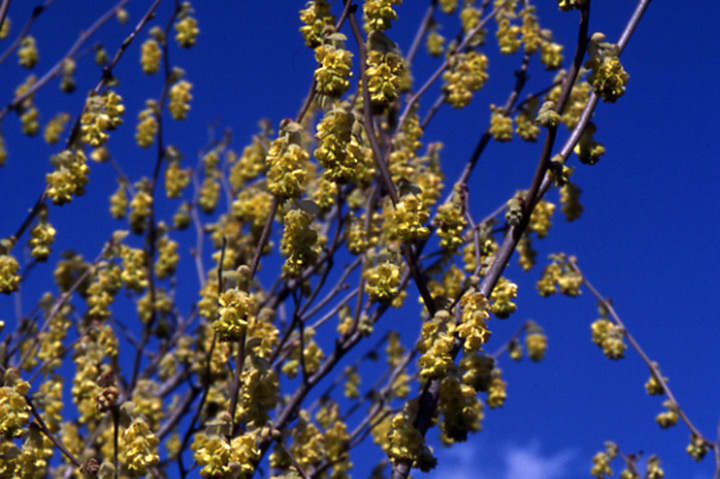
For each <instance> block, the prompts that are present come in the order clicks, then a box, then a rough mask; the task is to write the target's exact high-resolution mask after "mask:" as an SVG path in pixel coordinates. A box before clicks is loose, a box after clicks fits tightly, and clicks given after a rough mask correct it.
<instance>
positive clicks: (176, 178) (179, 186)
mask: <svg viewBox="0 0 720 479" xmlns="http://www.w3.org/2000/svg"><path fill="white" fill-rule="evenodd" d="M189 184H190V173H189V172H188V170H184V169H182V168H180V162H179V161H178V160H173V161H171V162H170V164H169V165H168V167H167V169H166V170H165V194H166V195H167V197H168V198H180V197H181V196H182V193H183V190H184V189H185V188H187V186H188V185H189Z"/></svg>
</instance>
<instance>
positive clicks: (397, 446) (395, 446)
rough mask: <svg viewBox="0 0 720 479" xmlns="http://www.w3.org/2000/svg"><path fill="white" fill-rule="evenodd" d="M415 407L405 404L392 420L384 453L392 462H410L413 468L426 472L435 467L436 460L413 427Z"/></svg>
mask: <svg viewBox="0 0 720 479" xmlns="http://www.w3.org/2000/svg"><path fill="white" fill-rule="evenodd" d="M416 407H417V406H416V405H414V404H413V405H410V406H408V405H407V404H406V405H405V407H404V409H403V410H402V411H401V412H399V413H397V414H396V415H395V416H394V417H393V418H392V422H391V430H390V433H389V435H388V439H389V443H390V444H389V446H390V447H389V448H388V450H387V451H386V452H387V454H388V456H389V457H390V459H392V460H394V461H411V462H412V466H413V467H416V468H418V469H420V470H421V471H423V472H428V471H429V470H430V469H432V468H433V467H435V465H436V464H437V460H436V459H435V457H433V455H432V451H431V450H430V448H429V447H428V446H427V445H426V444H425V439H424V438H423V436H422V434H420V431H418V430H417V429H415V427H413V420H414V417H415V415H416V414H417V413H416V412H415V411H414V410H413V409H415V408H416Z"/></svg>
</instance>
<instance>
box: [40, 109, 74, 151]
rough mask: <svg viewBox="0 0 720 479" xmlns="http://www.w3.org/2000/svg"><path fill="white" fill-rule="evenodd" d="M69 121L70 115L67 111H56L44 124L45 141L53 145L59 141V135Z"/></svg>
mask: <svg viewBox="0 0 720 479" xmlns="http://www.w3.org/2000/svg"><path fill="white" fill-rule="evenodd" d="M69 121H70V115H69V114H67V113H58V114H57V115H55V116H54V117H53V118H52V119H51V120H50V121H49V122H48V124H47V126H45V133H44V135H43V136H44V137H45V142H46V143H47V144H48V145H53V144H55V143H57V142H58V141H60V135H62V133H63V131H65V127H66V126H67V124H68V122H69Z"/></svg>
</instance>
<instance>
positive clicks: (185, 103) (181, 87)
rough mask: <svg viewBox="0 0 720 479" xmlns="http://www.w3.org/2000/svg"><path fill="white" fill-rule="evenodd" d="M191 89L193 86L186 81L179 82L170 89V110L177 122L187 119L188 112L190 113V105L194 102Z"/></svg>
mask: <svg viewBox="0 0 720 479" xmlns="http://www.w3.org/2000/svg"><path fill="white" fill-rule="evenodd" d="M191 88H192V84H191V83H190V82H188V81H185V80H180V81H178V82H177V83H175V84H174V85H173V86H172V87H171V88H170V93H169V94H168V96H169V97H170V103H168V110H170V114H171V115H172V117H173V118H174V119H175V120H184V119H185V118H187V112H188V111H190V105H189V103H190V100H192V95H191V94H190V89H191Z"/></svg>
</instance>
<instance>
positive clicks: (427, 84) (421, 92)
mask: <svg viewBox="0 0 720 479" xmlns="http://www.w3.org/2000/svg"><path fill="white" fill-rule="evenodd" d="M499 11H500V7H498V8H496V9H495V10H493V11H492V12H490V14H489V15H488V16H487V17H485V18H484V19H483V20H482V21H481V22H480V23H479V24H478V25H477V26H476V27H475V28H473V29H472V30H471V31H469V32H468V33H467V35H465V38H464V39H463V41H462V42H460V44H459V45H458V46H457V47H455V49H454V50H453V51H452V52H451V53H450V55H448V57H447V59H446V60H445V61H444V62H443V63H442V65H440V67H438V69H437V70H435V72H434V73H433V74H432V75H430V78H428V79H427V81H425V84H424V85H423V86H422V87H420V89H419V90H418V91H417V93H415V94H414V95H412V96H411V97H410V98H409V99H408V101H407V104H406V105H405V110H403V112H402V115H400V120H399V121H398V123H397V129H396V133H397V132H398V131H400V129H401V128H402V126H403V124H404V123H405V120H406V119H407V117H408V115H409V114H410V111H412V108H413V106H414V105H415V103H417V101H418V100H419V99H420V97H421V96H423V95H424V94H425V92H426V91H427V90H428V89H429V88H430V87H431V86H432V84H433V83H435V81H436V80H437V79H438V78H440V75H442V74H443V72H444V71H445V70H447V69H448V67H449V66H450V59H451V58H452V56H453V55H455V54H457V53H460V52H461V51H462V50H463V49H464V48H465V47H466V46H467V44H468V42H470V40H471V39H472V37H474V36H475V35H476V34H477V33H478V32H479V31H480V30H482V29H483V28H484V27H485V25H486V24H487V22H489V21H490V20H492V18H493V17H494V16H495V15H497V13H498V12H499Z"/></svg>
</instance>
